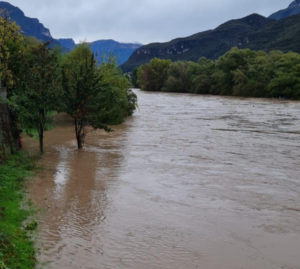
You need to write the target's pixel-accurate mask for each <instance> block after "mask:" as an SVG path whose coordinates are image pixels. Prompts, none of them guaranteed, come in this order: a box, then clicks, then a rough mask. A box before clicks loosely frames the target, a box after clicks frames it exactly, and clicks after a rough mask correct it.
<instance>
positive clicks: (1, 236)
mask: <svg viewBox="0 0 300 269" xmlns="http://www.w3.org/2000/svg"><path fill="white" fill-rule="evenodd" d="M32 168H33V165H32V161H31V160H30V159H29V158H28V156H24V154H18V155H11V156H10V157H9V158H8V159H7V160H6V161H5V162H4V163H3V164H1V165H0V268H1V269H8V268H10V269H14V268H18V269H27V268H34V265H35V250H34V246H33V242H32V240H31V239H30V237H29V236H28V231H29V230H32V229H34V228H35V227H36V223H35V222H31V223H27V225H25V224H24V221H25V220H26V218H27V217H28V215H29V213H30V212H29V211H28V210H25V209H21V203H22V201H23V197H22V194H21V192H20V191H21V190H22V188H23V187H22V185H23V181H24V178H25V177H26V176H27V175H28V174H29V173H30V170H32ZM23 208H24V205H23Z"/></svg>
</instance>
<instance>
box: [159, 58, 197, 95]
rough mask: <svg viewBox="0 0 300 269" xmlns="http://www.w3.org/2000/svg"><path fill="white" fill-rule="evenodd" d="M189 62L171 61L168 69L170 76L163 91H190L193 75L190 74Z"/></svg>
mask: <svg viewBox="0 0 300 269" xmlns="http://www.w3.org/2000/svg"><path fill="white" fill-rule="evenodd" d="M189 65H190V63H189V62H175V63H171V64H170V66H169V69H168V78H167V79H166V81H165V83H164V87H163V91H171V92H190V91H191V86H192V85H191V84H192V83H191V76H190V74H189V72H188V71H189Z"/></svg>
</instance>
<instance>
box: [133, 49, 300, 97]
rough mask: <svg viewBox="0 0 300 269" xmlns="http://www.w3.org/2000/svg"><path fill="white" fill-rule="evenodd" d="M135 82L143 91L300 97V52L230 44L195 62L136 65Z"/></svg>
mask: <svg viewBox="0 0 300 269" xmlns="http://www.w3.org/2000/svg"><path fill="white" fill-rule="evenodd" d="M158 73H159V74H160V75H159V76H158V75H157V74H158ZM137 82H138V85H139V86H140V88H141V89H142V90H146V91H168V92H186V93H198V94H216V95H233V96H252V97H280V98H290V99H300V54H297V53H294V52H289V53H283V52H280V51H271V52H269V53H266V52H263V51H252V50H249V49H238V48H233V49H231V50H230V51H229V52H227V53H226V54H224V55H223V56H221V57H219V58H218V59H217V60H209V59H206V58H200V59H199V61H198V62H197V63H194V62H187V61H179V62H173V63H171V62H170V61H169V60H161V59H157V58H156V59H152V60H151V61H150V62H149V63H148V64H146V65H143V66H141V67H140V68H139V69H138V71H137Z"/></svg>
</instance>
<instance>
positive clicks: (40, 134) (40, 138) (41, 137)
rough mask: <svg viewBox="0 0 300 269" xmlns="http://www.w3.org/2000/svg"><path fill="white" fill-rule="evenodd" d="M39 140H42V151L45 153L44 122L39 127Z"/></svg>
mask: <svg viewBox="0 0 300 269" xmlns="http://www.w3.org/2000/svg"><path fill="white" fill-rule="evenodd" d="M39 140H40V153H41V154H43V153H44V128H43V126H42V124H40V128H39Z"/></svg>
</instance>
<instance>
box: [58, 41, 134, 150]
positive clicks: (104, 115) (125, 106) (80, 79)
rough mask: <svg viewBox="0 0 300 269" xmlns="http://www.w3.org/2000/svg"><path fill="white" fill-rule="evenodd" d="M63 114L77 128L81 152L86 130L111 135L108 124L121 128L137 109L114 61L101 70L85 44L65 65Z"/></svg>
mask: <svg viewBox="0 0 300 269" xmlns="http://www.w3.org/2000/svg"><path fill="white" fill-rule="evenodd" d="M62 85H63V103H64V104H63V110H64V111H65V112H66V113H67V114H69V115H70V116H71V117H72V119H73V121H74V126H75V136H76V140H77V146H78V149H81V148H82V147H83V144H84V138H85V136H86V126H88V125H90V126H92V127H93V128H97V129H104V130H105V131H110V128H109V127H108V126H107V125H108V124H119V123H121V122H122V121H123V120H124V118H125V117H126V116H127V115H128V114H132V112H133V107H134V108H135V99H134V96H132V95H131V94H130V92H129V91H128V88H129V81H128V79H127V78H126V77H124V76H122V75H121V73H120V71H119V69H118V68H117V67H116V64H115V63H114V62H113V61H110V60H109V61H108V62H107V63H102V65H101V66H100V67H99V68H98V67H97V66H96V61H95V59H94V55H93V54H92V52H91V51H90V49H89V47H88V46H87V45H86V44H81V45H79V46H78V47H76V48H75V49H74V50H73V51H72V52H70V53H69V54H68V55H67V56H66V57H65V58H64V59H63V62H62Z"/></svg>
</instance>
